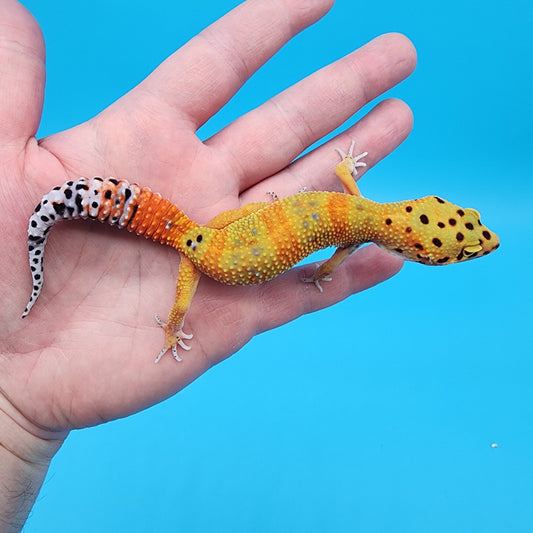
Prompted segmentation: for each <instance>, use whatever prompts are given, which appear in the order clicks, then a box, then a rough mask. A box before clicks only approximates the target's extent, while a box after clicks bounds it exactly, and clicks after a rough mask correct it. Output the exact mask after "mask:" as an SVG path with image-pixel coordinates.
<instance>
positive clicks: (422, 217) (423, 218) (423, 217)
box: [420, 215, 429, 224]
mask: <svg viewBox="0 0 533 533" xmlns="http://www.w3.org/2000/svg"><path fill="white" fill-rule="evenodd" d="M420 222H422V224H429V218H428V217H427V215H420Z"/></svg>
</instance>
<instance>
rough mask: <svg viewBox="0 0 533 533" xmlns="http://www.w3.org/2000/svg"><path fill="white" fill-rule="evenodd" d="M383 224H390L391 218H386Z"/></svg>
mask: <svg viewBox="0 0 533 533" xmlns="http://www.w3.org/2000/svg"><path fill="white" fill-rule="evenodd" d="M385 224H387V226H390V225H391V224H392V220H391V219H390V218H388V219H387V220H385Z"/></svg>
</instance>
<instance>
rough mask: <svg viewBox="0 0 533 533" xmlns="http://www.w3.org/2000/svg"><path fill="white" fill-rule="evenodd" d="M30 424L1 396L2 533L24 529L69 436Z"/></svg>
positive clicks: (0, 473) (0, 515)
mask: <svg viewBox="0 0 533 533" xmlns="http://www.w3.org/2000/svg"><path fill="white" fill-rule="evenodd" d="M67 434H68V433H67V432H65V433H56V432H50V431H46V430H44V429H42V428H39V427H38V426H36V425H35V424H32V423H31V422H29V421H27V420H26V419H25V418H24V417H23V416H22V415H21V414H20V413H19V412H18V411H17V410H16V409H15V408H14V407H13V406H12V405H11V404H10V402H9V401H8V400H6V398H5V397H4V396H2V394H0V530H1V531H3V532H4V531H5V532H9V533H15V532H18V531H20V530H21V529H22V527H23V525H24V522H25V520H26V518H27V516H28V513H29V512H30V510H31V508H32V506H33V503H34V501H35V498H36V497H37V494H38V493H39V489H40V487H41V485H42V483H43V480H44V478H45V476H46V472H47V471H48V466H49V465H50V461H51V460H52V457H53V456H54V455H55V454H56V453H57V451H58V450H59V448H60V447H61V444H62V443H63V441H64V440H65V438H66V436H67Z"/></svg>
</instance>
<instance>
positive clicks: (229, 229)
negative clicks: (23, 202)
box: [22, 142, 499, 362]
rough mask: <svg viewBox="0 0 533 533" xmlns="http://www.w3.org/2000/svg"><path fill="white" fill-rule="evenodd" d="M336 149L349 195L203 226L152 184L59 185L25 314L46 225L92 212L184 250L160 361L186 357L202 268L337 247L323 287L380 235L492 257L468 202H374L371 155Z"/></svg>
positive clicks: (274, 269)
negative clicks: (366, 193) (364, 179)
mask: <svg viewBox="0 0 533 533" xmlns="http://www.w3.org/2000/svg"><path fill="white" fill-rule="evenodd" d="M353 149H354V143H353V142H352V144H351V146H350V149H349V151H348V153H347V154H346V153H344V152H343V151H342V150H337V151H338V152H339V154H340V156H341V162H340V163H339V164H338V165H337V166H336V168H335V173H336V174H337V176H338V177H339V179H340V180H341V183H342V185H343V188H344V191H345V192H344V193H340V192H318V191H303V192H300V193H298V194H295V195H292V196H288V197H286V198H283V199H274V201H272V202H256V203H250V204H247V205H244V206H243V207H240V208H238V209H234V210H230V211H226V212H224V213H221V214H220V215H218V216H216V217H215V218H213V219H212V220H211V221H210V222H208V223H207V224H206V225H204V226H200V225H198V224H196V223H195V222H193V221H192V220H191V219H190V218H188V217H187V216H186V215H185V214H184V213H183V212H182V211H181V210H180V209H179V208H178V207H177V206H176V205H174V204H173V203H172V202H170V201H169V200H167V199H164V198H162V197H161V195H160V194H157V193H154V192H152V191H151V190H150V189H149V188H147V187H145V188H141V187H140V186H138V185H136V184H130V183H128V182H127V181H124V180H117V179H114V178H106V179H103V178H100V177H95V178H91V179H88V178H79V179H77V180H76V181H67V182H66V183H64V184H63V185H61V186H58V187H54V188H53V189H52V190H51V191H50V192H49V193H48V194H46V195H45V196H43V198H42V199H41V201H40V203H39V204H38V205H37V207H36V208H35V210H34V212H33V214H32V216H31V217H30V222H29V228H28V249H29V260H30V268H31V272H32V277H33V292H32V294H31V297H30V300H29V302H28V305H27V307H26V309H25V310H24V313H23V314H22V317H23V318H24V317H25V316H26V315H27V314H28V313H29V311H30V309H31V308H32V307H33V305H34V304H35V302H36V300H37V298H38V296H39V294H40V293H41V289H42V286H43V254H44V247H45V244H46V240H47V237H48V233H49V231H50V229H51V228H52V227H53V226H54V225H55V224H56V223H57V222H59V221H61V220H65V219H77V218H82V219H87V218H89V219H95V220H99V221H100V222H107V223H108V224H111V225H115V226H118V227H119V228H126V229H127V230H128V231H131V232H135V233H137V234H138V235H144V236H145V237H146V238H150V239H152V240H154V241H156V242H159V243H161V244H166V245H168V246H172V247H173V248H175V249H176V250H178V252H179V253H180V256H181V261H180V265H179V270H178V279H177V287H176V297H175V302H174V305H173V307H172V309H171V310H170V313H169V317H168V320H167V322H166V323H165V322H163V321H161V320H160V319H159V318H158V317H157V315H156V320H157V322H158V324H159V325H160V326H161V327H162V328H163V329H164V331H165V335H166V340H165V345H164V347H163V349H162V350H161V352H160V353H159V354H158V356H157V358H156V362H158V361H159V359H160V358H161V357H162V356H163V355H164V354H165V353H166V352H167V350H169V349H170V350H171V352H172V354H173V356H174V358H175V359H176V360H178V361H181V360H182V359H181V356H180V355H179V353H178V346H179V347H181V348H182V349H183V350H189V349H190V346H189V345H188V344H186V343H185V340H189V339H191V338H192V335H191V334H186V333H184V332H183V323H184V319H185V315H186V313H187V310H188V309H189V306H190V304H191V301H192V299H193V297H194V293H195V291H196V287H197V285H198V281H199V279H200V275H201V274H202V273H203V274H206V275H207V276H210V277H211V278H213V279H215V280H217V281H219V282H221V283H225V284H228V285H252V284H258V283H263V282H265V281H268V280H270V279H272V278H274V277H276V276H278V275H280V274H282V273H283V272H285V271H286V270H288V269H289V268H291V267H292V266H294V265H295V264H296V263H298V262H299V261H300V260H301V259H303V258H305V257H307V256H308V255H310V254H311V253H312V252H315V251H316V250H319V249H322V248H326V247H329V246H334V247H336V251H335V252H334V253H333V255H332V257H331V258H330V259H329V260H327V261H325V262H324V263H322V264H321V265H320V266H319V267H318V268H317V270H316V271H315V273H314V275H313V276H311V277H310V278H304V279H303V280H302V281H305V282H312V283H314V284H315V285H316V287H317V288H318V289H319V290H320V291H322V287H321V285H320V282H321V281H329V280H330V275H331V274H332V273H333V271H334V270H335V269H336V268H337V267H338V266H339V265H340V264H341V263H342V262H343V261H344V259H346V258H347V257H348V256H349V255H350V254H351V253H353V252H354V251H355V250H356V249H357V248H358V247H359V246H361V245H362V244H364V243H368V242H374V243H376V244H378V245H379V246H380V247H381V248H383V249H385V250H387V251H388V252H391V253H393V254H397V255H399V256H401V257H402V258H403V259H406V260H409V261H415V262H418V263H422V264H425V265H448V264H451V263H458V262H463V261H467V260H470V259H474V258H475V257H481V256H483V255H487V254H489V253H490V252H492V251H494V250H496V248H498V246H499V239H498V237H497V236H496V235H495V234H494V233H492V232H491V231H489V230H488V229H487V228H486V227H485V226H484V225H482V224H481V221H480V216H479V213H478V212H477V211H475V210H474V209H463V208H461V207H459V206H457V205H454V204H452V203H450V202H448V201H446V200H443V199H442V198H440V197H439V196H427V197H425V198H421V199H418V200H409V201H403V202H395V203H377V202H374V201H372V200H368V199H366V198H363V197H362V196H361V193H360V192H359V189H358V187H357V185H356V183H355V179H354V177H355V175H356V174H357V168H358V167H362V166H366V164H365V163H364V162H363V161H361V159H362V158H363V157H365V156H366V155H367V153H366V152H365V153H363V154H360V155H357V156H354V154H353Z"/></svg>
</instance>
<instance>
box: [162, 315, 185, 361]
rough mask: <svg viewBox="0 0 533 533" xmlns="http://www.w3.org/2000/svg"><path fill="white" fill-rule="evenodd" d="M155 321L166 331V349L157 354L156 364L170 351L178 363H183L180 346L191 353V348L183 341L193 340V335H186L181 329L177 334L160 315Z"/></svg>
mask: <svg viewBox="0 0 533 533" xmlns="http://www.w3.org/2000/svg"><path fill="white" fill-rule="evenodd" d="M155 321H156V322H157V323H158V325H159V326H161V327H162V328H163V329H164V330H165V334H166V342H165V347H164V348H163V349H162V350H161V351H160V352H159V353H158V354H157V357H156V358H155V362H156V363H158V362H159V360H160V359H161V357H163V355H165V354H166V353H167V352H168V350H169V349H170V350H171V352H172V356H173V357H174V359H176V361H178V362H179V361H183V359H182V357H180V355H179V354H178V346H179V347H180V348H182V349H183V350H186V351H189V350H190V349H191V347H190V346H188V345H187V344H185V342H184V341H183V339H185V340H190V339H192V338H193V335H192V333H184V332H183V330H182V329H181V328H179V329H178V331H176V332H175V331H174V329H173V328H172V326H169V325H168V324H166V323H165V322H163V321H162V320H161V319H160V318H159V316H158V315H155Z"/></svg>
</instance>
